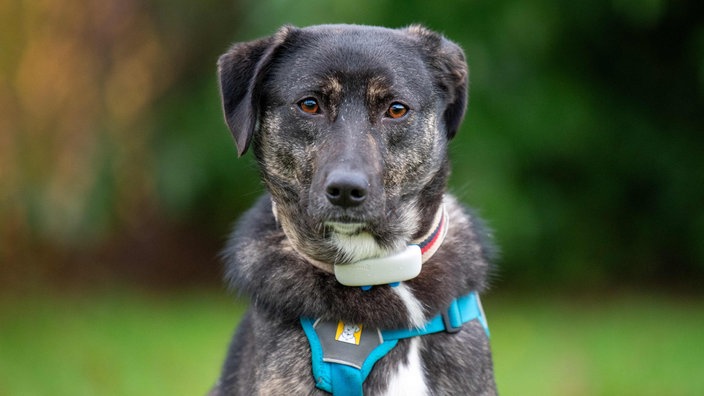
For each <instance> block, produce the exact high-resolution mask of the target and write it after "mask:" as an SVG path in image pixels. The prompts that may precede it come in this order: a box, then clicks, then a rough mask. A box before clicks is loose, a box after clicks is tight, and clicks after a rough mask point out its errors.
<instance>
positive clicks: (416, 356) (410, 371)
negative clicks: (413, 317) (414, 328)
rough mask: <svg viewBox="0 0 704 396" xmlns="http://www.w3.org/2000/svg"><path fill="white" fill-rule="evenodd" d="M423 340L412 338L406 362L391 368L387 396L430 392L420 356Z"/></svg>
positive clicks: (413, 395) (416, 394) (404, 395)
mask: <svg viewBox="0 0 704 396" xmlns="http://www.w3.org/2000/svg"><path fill="white" fill-rule="evenodd" d="M420 347H421V340H420V339H419V338H418V337H416V338H412V339H411V340H410V343H409V347H408V353H407V355H406V359H405V362H404V363H401V364H399V365H398V366H397V367H396V368H394V369H392V370H391V375H390V377H389V383H388V384H389V385H388V388H387V389H386V391H385V392H384V393H383V395H385V396H402V395H403V396H424V395H427V394H428V387H427V385H426V382H425V372H424V370H423V364H422V361H421V356H420Z"/></svg>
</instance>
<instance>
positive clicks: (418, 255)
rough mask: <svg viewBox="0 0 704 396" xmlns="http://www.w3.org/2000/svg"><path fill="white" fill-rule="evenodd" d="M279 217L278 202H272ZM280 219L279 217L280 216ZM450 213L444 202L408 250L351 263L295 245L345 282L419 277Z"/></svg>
mask: <svg viewBox="0 0 704 396" xmlns="http://www.w3.org/2000/svg"><path fill="white" fill-rule="evenodd" d="M271 209H272V212H273V214H274V218H277V210H276V203H275V202H273V200H272V205H271ZM277 220H278V219H277ZM448 223H449V217H448V215H447V211H446V210H445V205H444V203H443V204H440V206H439V207H438V210H437V211H436V212H435V215H434V217H433V221H432V222H431V223H430V224H431V226H430V228H429V229H428V231H427V232H426V233H425V234H423V235H422V236H421V237H419V238H417V239H414V240H412V241H411V242H410V243H409V244H408V245H407V246H406V248H405V249H404V250H402V251H400V252H396V253H394V254H391V255H388V256H385V257H378V258H371V259H366V260H360V261H358V262H354V263H348V264H336V265H333V264H330V263H325V262H322V261H319V260H316V259H313V258H311V257H309V256H308V255H306V254H304V253H302V252H300V251H299V250H298V249H296V248H295V246H294V250H296V251H297V252H298V253H299V254H300V255H301V256H303V257H304V258H305V259H306V261H308V262H309V263H310V264H311V265H313V266H315V267H317V268H319V269H321V270H323V271H325V272H328V273H331V274H335V277H336V278H337V280H338V282H340V283H341V284H343V285H345V286H372V285H381V284H394V283H398V282H401V281H406V280H410V279H413V278H415V277H416V276H418V274H419V273H420V270H421V268H422V265H423V263H425V262H426V261H428V260H429V259H430V258H431V257H432V256H433V254H435V252H437V250H438V249H439V248H440V246H441V245H442V242H443V240H444V239H445V235H446V234H447V229H448Z"/></svg>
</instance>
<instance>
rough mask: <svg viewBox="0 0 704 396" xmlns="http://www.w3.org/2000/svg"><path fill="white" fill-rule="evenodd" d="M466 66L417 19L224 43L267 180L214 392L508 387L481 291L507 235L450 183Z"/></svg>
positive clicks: (241, 258) (248, 227)
mask: <svg viewBox="0 0 704 396" xmlns="http://www.w3.org/2000/svg"><path fill="white" fill-rule="evenodd" d="M468 74H469V72H468V68H467V64H466V61H465V56H464V53H463V51H462V49H461V48H460V47H459V46H458V45H456V44H455V43H453V42H451V41H450V40H448V39H446V38H445V37H443V36H442V35H440V34H438V33H435V32H433V31H431V30H428V29H427V28H424V27H421V26H416V25H414V26H410V27H407V28H402V29H387V28H381V27H369V26H357V25H320V26H312V27H306V28H296V27H292V26H284V27H282V28H281V29H280V30H278V31H277V32H276V33H275V34H273V35H272V36H269V37H265V38H261V39H258V40H255V41H250V42H245V43H238V44H235V45H233V46H232V47H231V48H230V49H229V50H228V51H227V52H226V53H225V54H223V55H222V56H221V57H220V58H219V60H218V75H219V82H220V93H221V98H222V104H223V110H224V114H225V121H226V124H227V125H228V126H229V129H230V130H231V132H232V135H233V137H234V140H235V143H236V147H237V153H238V155H239V156H242V155H243V154H245V152H247V151H248V149H249V148H250V147H251V149H252V151H253V153H254V156H255V158H256V161H257V164H258V168H259V172H260V176H261V179H262V181H263V183H264V185H265V186H266V189H267V194H266V195H265V196H263V197H262V198H260V199H259V200H258V201H257V203H256V204H255V205H254V206H253V208H251V209H250V210H249V211H248V212H246V213H245V214H244V215H243V217H242V218H241V219H240V220H239V222H238V223H237V225H236V226H235V229H234V231H233V233H232V235H231V237H230V240H229V242H228V245H227V247H226V249H225V250H224V252H223V258H224V261H225V265H226V274H225V275H226V278H227V280H228V282H229V284H230V285H231V286H232V287H233V288H234V289H236V290H238V291H239V292H240V293H243V294H244V295H246V296H248V297H249V299H250V301H251V306H250V308H249V310H248V311H247V312H246V314H245V315H244V317H243V319H242V321H241V322H240V324H239V326H238V329H237V330H236V332H235V335H234V337H233V340H232V342H231V344H230V347H229V350H228V352H227V356H226V359H225V362H224V365H223V368H222V373H221V375H220V378H219V380H218V382H217V384H216V385H215V387H214V388H213V389H212V390H211V393H210V394H211V395H325V394H330V393H332V394H334V395H361V394H364V395H493V394H496V385H495V380H494V374H493V363H492V357H491V349H490V344H489V336H488V328H487V326H486V319H485V318H484V314H483V311H482V309H481V304H480V302H479V298H478V294H479V293H481V292H483V291H484V290H485V289H486V287H487V283H488V280H487V279H488V277H489V274H490V270H491V267H492V262H493V258H494V251H495V249H494V248H493V244H492V241H491V235H490V232H489V231H488V230H487V228H486V227H485V226H484V224H483V222H482V220H481V219H479V218H478V217H477V216H476V215H475V214H474V213H473V212H472V211H471V210H470V209H468V208H465V207H463V206H462V205H461V204H460V203H458V201H457V200H456V199H455V198H454V197H453V196H452V195H451V194H449V193H448V192H447V191H446V184H447V179H448V175H449V171H450V165H449V159H448V152H447V151H448V143H449V142H450V140H451V139H452V138H453V137H454V136H455V134H456V133H457V131H458V128H459V126H460V123H461V122H462V119H463V118H464V114H465V110H466V107H467V100H468V99H467V98H468V95H467V90H468ZM339 338H342V339H339Z"/></svg>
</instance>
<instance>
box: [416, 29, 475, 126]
mask: <svg viewBox="0 0 704 396" xmlns="http://www.w3.org/2000/svg"><path fill="white" fill-rule="evenodd" d="M405 32H406V33H407V34H409V35H411V36H413V37H416V38H417V39H418V40H420V42H421V44H422V45H423V48H424V49H425V51H426V52H427V58H426V59H428V62H429V63H430V66H431V72H432V73H433V74H434V75H435V83H436V84H437V85H438V87H439V88H440V89H441V90H442V91H443V92H444V93H445V94H446V97H447V107H445V112H444V114H443V118H444V121H445V128H447V138H448V139H452V138H453V137H454V136H455V134H456V133H457V130H458V129H459V127H460V124H461V123H462V119H463V118H464V113H465V110H466V109H467V87H468V80H469V78H468V77H469V70H468V68H467V62H466V60H465V57H464V52H463V51H462V48H460V47H459V46H458V45H457V44H455V43H453V42H452V41H450V40H448V39H446V38H445V37H443V36H442V35H440V34H438V33H435V32H433V31H431V30H428V29H426V28H425V27H423V26H419V25H413V26H409V27H408V28H406V29H405Z"/></svg>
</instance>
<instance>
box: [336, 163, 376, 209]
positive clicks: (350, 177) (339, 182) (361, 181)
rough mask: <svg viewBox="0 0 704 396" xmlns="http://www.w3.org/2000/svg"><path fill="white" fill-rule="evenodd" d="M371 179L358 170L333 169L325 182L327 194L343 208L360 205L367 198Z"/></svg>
mask: <svg viewBox="0 0 704 396" xmlns="http://www.w3.org/2000/svg"><path fill="white" fill-rule="evenodd" d="M368 190H369V181H368V180H367V178H366V177H364V175H362V174H360V173H357V172H341V171H333V172H332V173H330V175H328V178H327V181H326V184H325V196H326V197H327V198H328V201H330V203H331V204H333V205H335V206H340V207H342V208H351V207H354V206H359V205H360V204H362V202H364V200H366V199H367V193H368Z"/></svg>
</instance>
